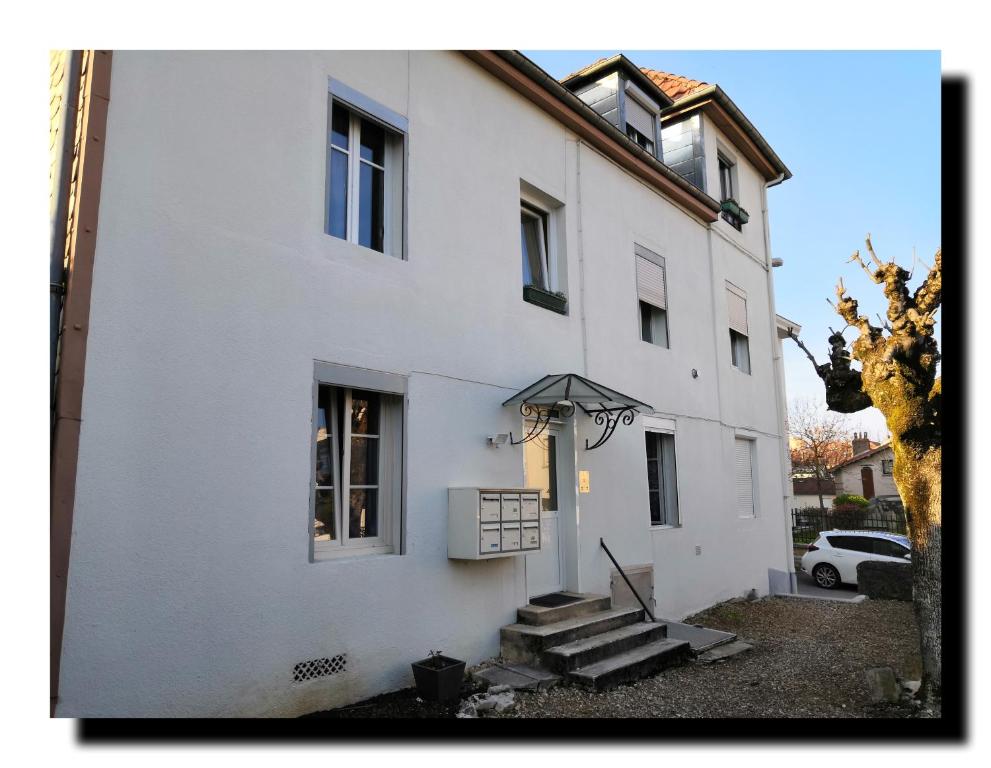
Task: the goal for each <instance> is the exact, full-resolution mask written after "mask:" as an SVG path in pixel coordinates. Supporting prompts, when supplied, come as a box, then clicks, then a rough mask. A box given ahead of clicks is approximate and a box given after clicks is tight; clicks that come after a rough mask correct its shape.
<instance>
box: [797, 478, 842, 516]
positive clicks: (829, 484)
mask: <svg viewBox="0 0 991 768" xmlns="http://www.w3.org/2000/svg"><path fill="white" fill-rule="evenodd" d="M791 488H792V507H793V508H799V509H801V508H803V507H818V506H819V494H820V491H821V493H822V503H823V506H824V507H825V508H826V509H829V508H830V507H831V506H832V505H833V499H834V498H835V496H836V486H835V484H834V482H833V479H832V478H823V479H822V480H818V479H817V478H815V477H793V478H792V479H791Z"/></svg>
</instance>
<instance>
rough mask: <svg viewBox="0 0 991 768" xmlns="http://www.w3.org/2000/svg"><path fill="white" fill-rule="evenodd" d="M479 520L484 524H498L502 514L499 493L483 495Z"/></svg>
mask: <svg viewBox="0 0 991 768" xmlns="http://www.w3.org/2000/svg"><path fill="white" fill-rule="evenodd" d="M479 505H480V509H479V519H480V520H481V522H483V523H498V522H499V514H500V497H499V494H498V493H483V494H481V500H480V501H479Z"/></svg>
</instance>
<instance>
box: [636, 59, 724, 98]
mask: <svg viewBox="0 0 991 768" xmlns="http://www.w3.org/2000/svg"><path fill="white" fill-rule="evenodd" d="M640 71H641V72H643V73H644V74H645V75H647V77H649V78H650V79H651V80H652V81H653V82H654V84H655V85H656V86H657V87H658V88H660V89H661V90H662V91H664V93H666V94H667V95H668V97H669V98H670V99H673V100H674V101H677V100H678V99H683V98H684V97H685V96H690V95H691V94H693V93H695V92H696V91H701V90H702V89H703V88H708V87H709V84H708V83H706V82H703V81H702V80H692V79H690V78H687V77H682V76H681V75H673V74H671V73H670V72H661V71H660V70H658V69H647V68H645V67H641V68H640Z"/></svg>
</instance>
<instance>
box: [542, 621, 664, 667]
mask: <svg viewBox="0 0 991 768" xmlns="http://www.w3.org/2000/svg"><path fill="white" fill-rule="evenodd" d="M665 637H667V626H665V625H664V624H655V623H653V622H646V621H644V622H640V623H638V624H628V625H626V626H625V627H619V628H618V629H611V630H609V631H608V632H603V633H602V634H599V635H593V636H591V637H583V638H581V639H580V640H572V641H571V642H570V643H565V644H564V645H556V646H554V647H553V648H548V649H547V650H546V651H544V655H543V661H544V666H546V667H547V668H548V669H550V670H553V671H554V672H557V673H558V674H563V673H565V672H570V671H572V670H575V669H578V668H579V667H584V666H587V665H589V664H592V663H594V662H596V661H601V660H602V659H605V658H607V657H609V656H615V655H616V654H618V653H622V652H623V651H628V650H630V649H631V648H636V647H638V646H641V645H645V644H646V643H651V642H653V641H655V640H661V639H663V638H665Z"/></svg>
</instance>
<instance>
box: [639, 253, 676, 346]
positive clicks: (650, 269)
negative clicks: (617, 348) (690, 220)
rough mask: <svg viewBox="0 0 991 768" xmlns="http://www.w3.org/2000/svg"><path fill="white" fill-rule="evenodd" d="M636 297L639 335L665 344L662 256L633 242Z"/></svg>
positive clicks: (665, 302) (646, 339) (665, 315)
mask: <svg viewBox="0 0 991 768" xmlns="http://www.w3.org/2000/svg"><path fill="white" fill-rule="evenodd" d="M633 250H634V254H635V257H636V261H637V297H638V299H639V302H640V338H641V339H642V340H643V341H646V342H649V343H651V344H656V345H657V346H659V347H668V346H670V345H669V344H668V313H667V306H668V299H667V282H666V279H665V278H666V273H665V267H664V258H663V257H662V256H658V255H657V254H656V253H654V252H653V251H650V250H648V249H646V248H644V247H643V246H641V245H635V246H634V248H633Z"/></svg>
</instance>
